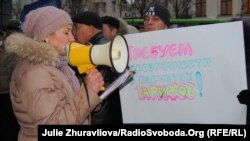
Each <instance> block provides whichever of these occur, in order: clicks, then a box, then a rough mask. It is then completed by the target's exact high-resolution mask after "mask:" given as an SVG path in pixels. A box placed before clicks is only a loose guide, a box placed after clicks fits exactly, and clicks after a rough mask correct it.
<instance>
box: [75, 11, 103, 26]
mask: <svg viewBox="0 0 250 141" xmlns="http://www.w3.org/2000/svg"><path fill="white" fill-rule="evenodd" d="M72 21H73V22H74V23H79V24H86V25H92V26H94V27H95V28H97V29H102V20H101V17H100V16H99V15H98V14H96V13H94V12H90V11H86V12H83V13H80V14H78V15H76V16H75V17H73V18H72Z"/></svg>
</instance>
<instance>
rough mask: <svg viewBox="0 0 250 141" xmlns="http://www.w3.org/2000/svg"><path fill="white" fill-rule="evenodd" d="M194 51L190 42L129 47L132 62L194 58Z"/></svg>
mask: <svg viewBox="0 0 250 141" xmlns="http://www.w3.org/2000/svg"><path fill="white" fill-rule="evenodd" d="M192 55H193V49H192V46H191V44H190V43H189V42H187V43H179V44H167V45H153V46H151V47H147V46H146V47H135V46H129V59H130V61H136V60H148V59H165V58H166V57H171V58H174V57H181V56H192Z"/></svg>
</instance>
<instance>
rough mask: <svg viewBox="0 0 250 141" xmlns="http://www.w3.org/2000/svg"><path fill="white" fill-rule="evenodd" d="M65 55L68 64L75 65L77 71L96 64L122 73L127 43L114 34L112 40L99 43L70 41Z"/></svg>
mask: <svg viewBox="0 0 250 141" xmlns="http://www.w3.org/2000/svg"><path fill="white" fill-rule="evenodd" d="M67 55H68V61H69V64H70V65H72V66H76V67H77V68H78V70H79V73H84V72H86V71H87V70H89V69H91V68H93V67H94V66H97V65H106V66H110V67H111V68H113V69H114V70H115V71H116V72H117V73H123V72H124V71H125V70H126V68H127V66H128V61H129V58H128V56H129V51H128V45H127V42H126V40H125V38H124V37H123V36H121V35H116V36H115V37H114V39H113V40H112V41H110V42H108V43H105V44H101V45H94V46H91V45H82V44H79V43H71V44H70V46H69V48H68V49H67Z"/></svg>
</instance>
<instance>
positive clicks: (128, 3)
mask: <svg viewBox="0 0 250 141" xmlns="http://www.w3.org/2000/svg"><path fill="white" fill-rule="evenodd" d="M35 1H38V0H0V26H3V25H6V24H8V22H9V20H10V19H18V18H19V16H20V13H21V11H22V8H23V6H24V5H26V4H30V3H32V2H35ZM153 1H155V2H156V1H157V2H161V3H162V4H164V5H165V6H166V7H167V8H168V9H169V10H170V12H171V15H172V18H176V17H177V16H176V15H177V14H176V13H175V12H176V9H175V8H176V5H174V4H177V3H178V2H179V3H181V2H184V0H61V3H62V8H63V9H64V10H66V11H68V12H69V13H70V14H71V15H72V16H74V15H75V14H77V13H79V12H82V11H94V12H96V13H98V14H99V15H100V16H105V15H109V16H114V17H121V18H142V11H143V9H145V7H146V6H147V5H148V4H149V3H150V2H153ZM185 1H186V0H185ZM189 3H190V5H192V7H189V9H188V11H186V12H188V13H189V14H190V16H189V17H188V18H190V17H192V18H215V19H220V18H223V19H231V18H232V17H240V16H249V15H250V0H190V1H189ZM138 4H141V5H143V6H144V7H140V5H138Z"/></svg>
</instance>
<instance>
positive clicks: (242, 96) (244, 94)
mask: <svg viewBox="0 0 250 141" xmlns="http://www.w3.org/2000/svg"><path fill="white" fill-rule="evenodd" d="M237 98H238V100H239V102H240V103H241V104H246V105H250V90H248V89H247V90H242V91H241V92H240V93H239V95H238V96H237Z"/></svg>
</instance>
